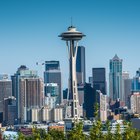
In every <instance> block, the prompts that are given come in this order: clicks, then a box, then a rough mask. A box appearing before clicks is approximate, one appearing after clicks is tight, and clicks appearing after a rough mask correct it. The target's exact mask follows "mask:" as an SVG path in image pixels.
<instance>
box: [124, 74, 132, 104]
mask: <svg viewBox="0 0 140 140" xmlns="http://www.w3.org/2000/svg"><path fill="white" fill-rule="evenodd" d="M131 91H132V79H130V78H129V73H128V72H127V71H124V72H123V73H122V95H123V96H122V97H123V99H122V101H124V102H125V105H126V106H128V102H129V96H130V94H131Z"/></svg>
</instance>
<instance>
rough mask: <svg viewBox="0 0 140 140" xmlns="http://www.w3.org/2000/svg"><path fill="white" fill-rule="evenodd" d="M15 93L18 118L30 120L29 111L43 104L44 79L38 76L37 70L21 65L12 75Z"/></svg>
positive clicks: (23, 120) (20, 120)
mask: <svg viewBox="0 0 140 140" xmlns="http://www.w3.org/2000/svg"><path fill="white" fill-rule="evenodd" d="M12 82H13V88H15V89H13V95H15V96H16V99H17V100H16V105H17V119H18V120H19V123H20V122H22V123H23V122H26V121H27V120H28V117H27V112H29V111H30V110H31V109H32V108H39V107H42V106H43V98H44V93H43V81H42V79H41V78H39V77H38V75H37V71H33V70H29V69H28V68H27V67H26V66H23V65H22V66H20V68H18V70H17V72H16V74H15V75H14V76H12Z"/></svg>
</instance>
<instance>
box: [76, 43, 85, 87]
mask: <svg viewBox="0 0 140 140" xmlns="http://www.w3.org/2000/svg"><path fill="white" fill-rule="evenodd" d="M76 75H77V84H78V85H80V84H84V83H85V47H83V46H78V50H77V58H76Z"/></svg>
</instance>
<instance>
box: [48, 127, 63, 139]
mask: <svg viewBox="0 0 140 140" xmlns="http://www.w3.org/2000/svg"><path fill="white" fill-rule="evenodd" d="M50 136H51V137H50ZM51 139H52V140H64V139H65V135H64V132H63V131H60V130H56V129H51V130H49V132H48V135H46V140H51Z"/></svg>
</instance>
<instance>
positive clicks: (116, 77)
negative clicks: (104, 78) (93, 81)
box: [109, 55, 123, 100]
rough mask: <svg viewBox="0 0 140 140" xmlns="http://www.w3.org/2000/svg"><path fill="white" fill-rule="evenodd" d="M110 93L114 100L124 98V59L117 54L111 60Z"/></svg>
mask: <svg viewBox="0 0 140 140" xmlns="http://www.w3.org/2000/svg"><path fill="white" fill-rule="evenodd" d="M109 68H110V73H109V94H110V97H111V99H112V100H116V99H118V98H119V99H120V100H123V95H122V59H120V58H119V57H118V56H117V55H115V56H114V57H113V59H111V60H110V67H109Z"/></svg>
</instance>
